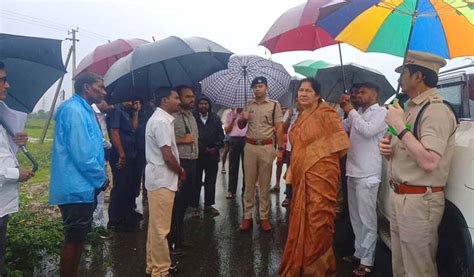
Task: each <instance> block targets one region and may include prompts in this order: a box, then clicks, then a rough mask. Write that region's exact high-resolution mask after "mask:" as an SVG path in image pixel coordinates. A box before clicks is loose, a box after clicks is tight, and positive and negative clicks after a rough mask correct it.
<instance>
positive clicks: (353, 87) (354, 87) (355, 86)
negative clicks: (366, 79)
mask: <svg viewBox="0 0 474 277" xmlns="http://www.w3.org/2000/svg"><path fill="white" fill-rule="evenodd" d="M360 87H361V85H360V83H353V84H352V86H351V88H350V89H349V91H352V90H353V89H360Z"/></svg>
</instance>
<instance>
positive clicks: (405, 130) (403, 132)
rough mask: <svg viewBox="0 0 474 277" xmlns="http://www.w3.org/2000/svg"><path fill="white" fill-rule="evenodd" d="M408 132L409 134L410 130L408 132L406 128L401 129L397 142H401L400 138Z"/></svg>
mask: <svg viewBox="0 0 474 277" xmlns="http://www.w3.org/2000/svg"><path fill="white" fill-rule="evenodd" d="M408 132H410V130H409V129H408V128H405V129H403V130H402V131H401V132H400V133H399V134H398V135H397V137H398V139H399V140H402V138H403V137H404V136H405V134H406V133H408Z"/></svg>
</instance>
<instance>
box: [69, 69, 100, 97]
mask: <svg viewBox="0 0 474 277" xmlns="http://www.w3.org/2000/svg"><path fill="white" fill-rule="evenodd" d="M103 80H104V79H103V78H102V77H100V76H99V75H97V74H95V73H92V72H83V73H81V74H79V75H77V77H76V79H75V81H74V90H75V91H76V93H81V92H82V90H83V89H84V85H85V84H88V85H92V84H93V83H95V82H97V81H103Z"/></svg>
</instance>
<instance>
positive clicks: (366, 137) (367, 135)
mask: <svg viewBox="0 0 474 277" xmlns="http://www.w3.org/2000/svg"><path fill="white" fill-rule="evenodd" d="M386 114H387V110H386V109H385V108H383V107H381V106H379V104H374V105H372V106H370V107H369V108H367V109H366V110H365V111H363V109H362V108H359V110H358V111H356V110H352V111H350V112H349V115H348V117H347V119H344V121H343V125H344V129H345V130H346V132H348V133H349V139H350V141H351V147H350V148H349V151H348V153H347V163H346V175H347V176H349V177H355V178H364V177H369V176H375V177H378V178H380V177H381V174H382V155H381V154H380V150H379V142H380V139H382V138H383V136H384V135H385V133H386V132H387V124H385V115H386Z"/></svg>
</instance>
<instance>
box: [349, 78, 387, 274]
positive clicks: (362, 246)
mask: <svg viewBox="0 0 474 277" xmlns="http://www.w3.org/2000/svg"><path fill="white" fill-rule="evenodd" d="M379 91H380V87H379V85H377V84H375V83H372V82H365V83H361V84H360V88H359V95H358V98H359V99H358V100H359V104H360V108H359V109H358V110H357V111H356V110H355V109H354V108H353V106H352V104H351V103H350V102H348V101H347V100H345V99H343V100H342V101H341V108H342V109H343V110H344V112H345V113H347V114H348V117H347V119H345V120H344V121H343V123H344V128H345V130H346V132H348V133H349V138H350V140H351V148H350V149H349V152H348V153H347V163H346V175H347V177H348V179H347V184H348V186H347V188H348V200H349V214H350V218H351V223H352V228H353V230H354V235H355V245H354V248H355V253H354V255H353V256H349V257H345V258H344V260H345V261H347V262H357V263H360V265H359V267H358V268H356V269H355V270H354V271H353V274H354V275H357V276H365V275H366V274H367V273H368V272H370V271H372V270H373V265H374V256H375V246H376V243H377V213H376V201H377V193H378V189H379V184H380V179H381V174H382V156H381V154H380V151H379V149H378V142H379V141H380V139H381V138H382V137H383V136H384V135H385V133H386V131H387V125H386V124H385V121H384V119H385V115H386V113H387V110H386V109H385V108H383V107H381V106H379V104H378V95H379Z"/></svg>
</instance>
